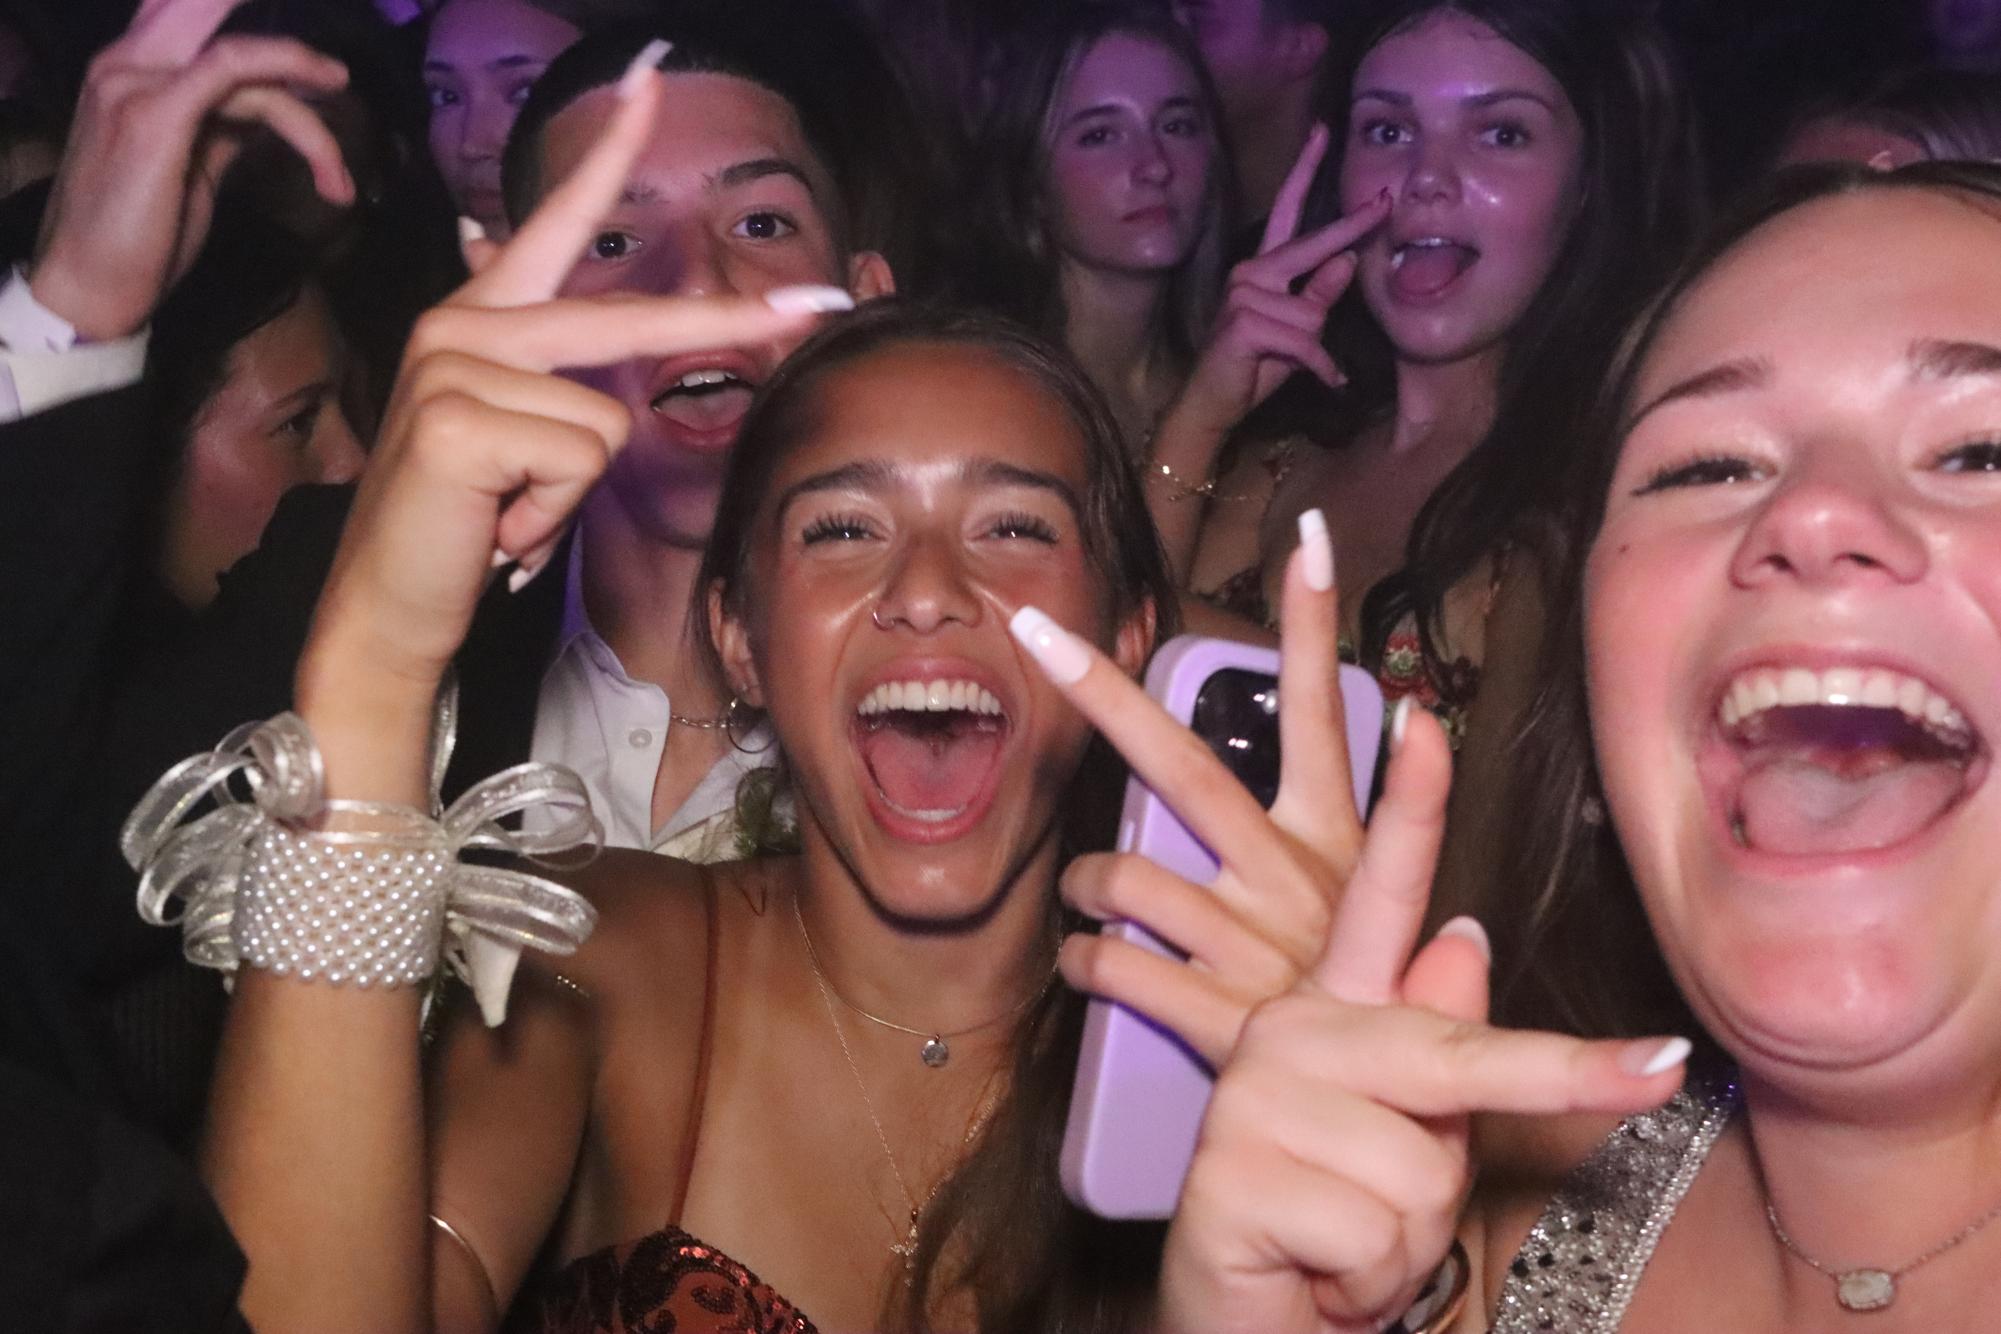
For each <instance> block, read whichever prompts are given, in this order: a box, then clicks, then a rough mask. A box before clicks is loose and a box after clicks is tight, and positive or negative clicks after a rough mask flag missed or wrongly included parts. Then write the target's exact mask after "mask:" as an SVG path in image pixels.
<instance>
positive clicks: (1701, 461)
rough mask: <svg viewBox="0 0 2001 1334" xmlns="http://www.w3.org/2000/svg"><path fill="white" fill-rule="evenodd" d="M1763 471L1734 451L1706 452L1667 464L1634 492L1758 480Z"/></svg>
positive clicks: (1650, 491) (1652, 492)
mask: <svg viewBox="0 0 2001 1334" xmlns="http://www.w3.org/2000/svg"><path fill="white" fill-rule="evenodd" d="M1766 472H1767V469H1766V468H1765V467H1764V466H1763V465H1761V464H1758V463H1753V462H1752V461H1751V460H1749V459H1746V458H1740V457H1738V456H1736V455H1734V454H1705V455H1702V456H1701V457H1699V458H1693V459H1685V460H1683V461H1682V462H1680V463H1670V464H1668V465H1667V466H1666V467H1664V468H1661V469H1659V470H1658V471H1656V472H1655V473H1654V474H1653V475H1652V476H1650V477H1649V478H1647V480H1646V481H1645V482H1644V483H1643V484H1641V486H1640V487H1639V489H1638V490H1636V491H1634V492H1633V494H1634V495H1636V496H1651V495H1655V494H1657V493H1659V492H1662V491H1675V490H1680V489H1682V488H1684V487H1694V486H1732V485H1735V484H1736V483H1738V482H1755V481H1758V480H1760V479H1761V478H1763V477H1764V476H1765V475H1766Z"/></svg>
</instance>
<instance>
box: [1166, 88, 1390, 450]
mask: <svg viewBox="0 0 2001 1334" xmlns="http://www.w3.org/2000/svg"><path fill="white" fill-rule="evenodd" d="M1327 141H1328V131H1327V127H1326V126H1325V125H1316V126H1314V127H1313V131H1312V133H1311V134H1309V135H1308V136H1307V140H1306V146H1305V147H1304V148H1303V149H1302V150H1301V151H1300V155H1299V160H1298V161H1297V162H1295V163H1294V164H1293V166H1292V170H1291V171H1290V172H1289V173H1288V174H1287V175H1286V178H1285V183H1284V184H1283V185H1282V186H1281V187H1280V188H1279V192H1278V197H1277V199H1276V200H1275V202H1274V203H1273V205H1272V212H1271V218H1270V220H1269V221H1268V222H1267V223H1266V224H1265V231H1264V239H1263V241H1262V242H1261V244H1260V245H1259V246H1258V253H1257V254H1256V255H1255V256H1253V257H1252V258H1250V259H1247V260H1245V261H1244V262H1243V263H1241V264H1239V265H1237V266H1236V267H1235V268H1234V269H1231V270H1230V280H1229V286H1228V289H1227V291H1226V293H1225V295H1224V298H1223V309H1222V313H1221V314H1220V315H1219V316H1218V318H1217V320H1216V326H1215V329H1214V331H1213V332H1212V333H1211V334H1210V337H1209V342H1208V345H1207V346H1206V347H1204V348H1203V350H1202V355H1201V357H1200V359H1199V360H1198V361H1197V362H1196V365H1195V370H1194V372H1193V373H1192V374H1191V375H1190V376H1189V379H1188V384H1187V386H1186V387H1185V388H1184V389H1183V390H1182V392H1181V396H1180V397H1179V398H1178V399H1177V400H1176V401H1175V404H1174V406H1173V407H1172V408H1171V409H1170V410H1169V415H1170V417H1173V416H1179V417H1181V418H1182V422H1180V423H1177V428H1178V429H1180V428H1183V427H1185V428H1187V429H1191V430H1192V429H1199V430H1200V431H1201V432H1202V433H1203V434H1205V435H1208V436H1213V437H1216V438H1219V439H1220V437H1222V436H1223V435H1226V434H1228V432H1229V431H1230V430H1231V429H1232V428H1234V427H1235V426H1236V424H1237V423H1238V422H1239V421H1242V420H1243V418H1244V417H1245V416H1247V415H1248V414H1249V413H1250V411H1251V409H1253V408H1255V407H1257V406H1258V404H1260V403H1262V402H1264V401H1265V400H1266V399H1267V398H1269V397H1271V395H1272V393H1273V392H1274V391H1275V390H1277V388H1278V387H1279V386H1280V385H1281V384H1283V383H1285V381H1286V379H1287V378H1288V377H1290V376H1291V375H1292V374H1293V373H1294V372H1295V371H1305V372H1307V373H1308V374H1310V375H1312V376H1314V377H1315V378H1316V379H1318V380H1320V381H1321V382H1322V383H1323V384H1326V385H1328V386H1329V387H1331V388H1338V387H1340V386H1341V385H1342V384H1344V383H1346V378H1345V377H1344V376H1343V375H1342V373H1341V370H1340V368H1339V367H1338V366H1336V365H1335V364H1334V359H1333V358H1332V357H1330V356H1329V355H1328V354H1327V349H1326V348H1325V347H1323V346H1322V345H1321V341H1320V339H1321V334H1322V332H1323V331H1324V330H1325V328H1326V324H1327V315H1328V312H1329V311H1331V310H1332V309H1333V308H1334V303H1335V302H1336V301H1338V300H1340V299H1341V294H1342V293H1343V292H1346V291H1347V290H1348V284H1349V283H1350V282H1352V281H1353V280H1354V277H1355V264H1356V259H1355V253H1354V247H1355V245H1356V244H1357V243H1358V242H1360V241H1361V240H1362V239H1363V238H1364V237H1366V236H1368V234H1369V233H1370V232H1373V231H1374V230H1375V229H1376V228H1378V227H1380V226H1381V225H1382V224H1383V222H1384V220H1385V219H1387V218H1388V217H1389V215H1390V197H1389V193H1388V192H1387V191H1385V192H1383V193H1381V194H1379V195H1377V196H1375V197H1374V198H1372V199H1370V200H1368V201H1367V202H1366V203H1364V204H1363V205H1362V206H1361V207H1360V208H1357V209H1356V210H1355V211H1354V212H1353V213H1350V214H1348V215H1347V216H1346V217H1342V218H1336V219H1335V220H1334V221H1333V222H1330V223H1328V224H1327V225H1326V226H1324V227H1321V228H1319V229H1317V230H1315V231H1312V232H1308V233H1307V234H1306V235H1304V236H1300V235H1298V232H1299V223H1300V215H1301V214H1302V213H1303V212H1304V210H1305V207H1306V196H1307V193H1308V192H1309V191H1310V190H1311V189H1312V187H1313V178H1314V175H1315V173H1316V172H1317V171H1318V170H1319V168H1320V164H1321V161H1322V159H1324V158H1325V157H1326V155H1327ZM1295 289H1297V290H1295ZM1164 433H1165V431H1164V429H1163V434H1164ZM1169 462H1170V464H1172V465H1173V466H1174V467H1175V468H1176V470H1177V471H1181V472H1184V474H1185V475H1188V476H1203V475H1206V473H1207V469H1206V468H1205V469H1201V470H1200V471H1190V469H1193V468H1194V467H1195V464H1196V461H1195V460H1192V459H1190V460H1180V461H1176V460H1169Z"/></svg>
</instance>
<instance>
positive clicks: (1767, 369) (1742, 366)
mask: <svg viewBox="0 0 2001 1334" xmlns="http://www.w3.org/2000/svg"><path fill="white" fill-rule="evenodd" d="M1771 378H1772V363H1771V362H1769V361H1767V360H1766V359H1765V358H1763V357H1744V358H1740V359H1739V360H1737V361H1726V362H1724V363H1723V364H1722V365H1720V366H1711V367H1710V368H1709V369H1708V370H1706V371H1698V372H1696V373H1695V374H1694V375H1691V376H1689V377H1688V378H1687V379H1686V380H1680V381H1677V382H1676V383H1674V384H1672V385H1670V386H1668V387H1667V388H1666V389H1664V390H1662V391H1661V392H1660V393H1659V394H1656V395H1655V396H1654V397H1653V398H1652V399H1650V400H1649V401H1648V402H1647V405H1646V406H1645V407H1643V408H1641V409H1640V410H1639V411H1638V412H1635V413H1634V414H1633V415H1632V416H1631V417H1628V418H1627V419H1626V428H1625V430H1624V431H1622V432H1620V434H1621V435H1630V434H1631V433H1632V432H1633V430H1634V429H1635V428H1636V427H1638V426H1639V424H1640V423H1641V422H1643V421H1645V420H1646V419H1647V418H1648V417H1649V416H1650V415H1652V414H1653V413H1656V412H1659V411H1660V410H1661V409H1662V408H1664V407H1666V406H1668V404H1670V403H1680V402H1684V401H1686V400H1689V399H1701V398H1718V397H1721V396H1722V395H1724V394H1735V393H1741V392H1743V391H1744V390H1746V389H1760V388H1763V387H1764V385H1765V384H1766V383H1768V382H1769V381H1770V380H1771Z"/></svg>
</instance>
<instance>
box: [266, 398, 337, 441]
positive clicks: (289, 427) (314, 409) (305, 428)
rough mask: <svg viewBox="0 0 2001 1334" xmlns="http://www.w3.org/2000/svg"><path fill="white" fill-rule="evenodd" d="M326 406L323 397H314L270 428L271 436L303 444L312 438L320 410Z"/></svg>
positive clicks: (317, 424) (318, 420) (318, 422)
mask: <svg viewBox="0 0 2001 1334" xmlns="http://www.w3.org/2000/svg"><path fill="white" fill-rule="evenodd" d="M325 407H326V400H325V399H324V398H315V399H314V400H313V401H312V402H311V403H309V404H307V405H306V406H305V407H303V408H301V409H299V411H297V412H295V413H293V414H292V415H291V416H289V417H287V418H285V420H284V421H281V422H279V423H278V425H277V426H276V427H274V428H272V431H271V434H272V435H273V436H277V437H282V438H284V439H286V440H289V441H291V442H292V443H293V444H297V445H305V444H307V443H308V442H310V441H311V440H312V438H313V431H314V430H315V429H316V428H317V427H318V426H319V424H320V412H321V411H322V410H323V409H324V408H325Z"/></svg>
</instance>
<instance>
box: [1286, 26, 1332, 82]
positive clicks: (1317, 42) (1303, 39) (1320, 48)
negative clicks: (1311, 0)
mask: <svg viewBox="0 0 2001 1334" xmlns="http://www.w3.org/2000/svg"><path fill="white" fill-rule="evenodd" d="M1328 45H1329V39H1328V36H1327V29H1325V28H1323V27H1321V26H1320V25H1319V24H1318V23H1289V24H1287V25H1286V30H1285V36H1284V37H1283V38H1281V39H1280V44H1279V68H1280V69H1282V70H1283V71H1284V72H1285V75H1286V77H1287V78H1289V79H1304V78H1307V77H1308V76H1310V75H1311V74H1312V73H1313V71H1314V70H1316V69H1318V68H1320V62H1321V61H1323V60H1325V59H1326V58H1327V47H1328Z"/></svg>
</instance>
